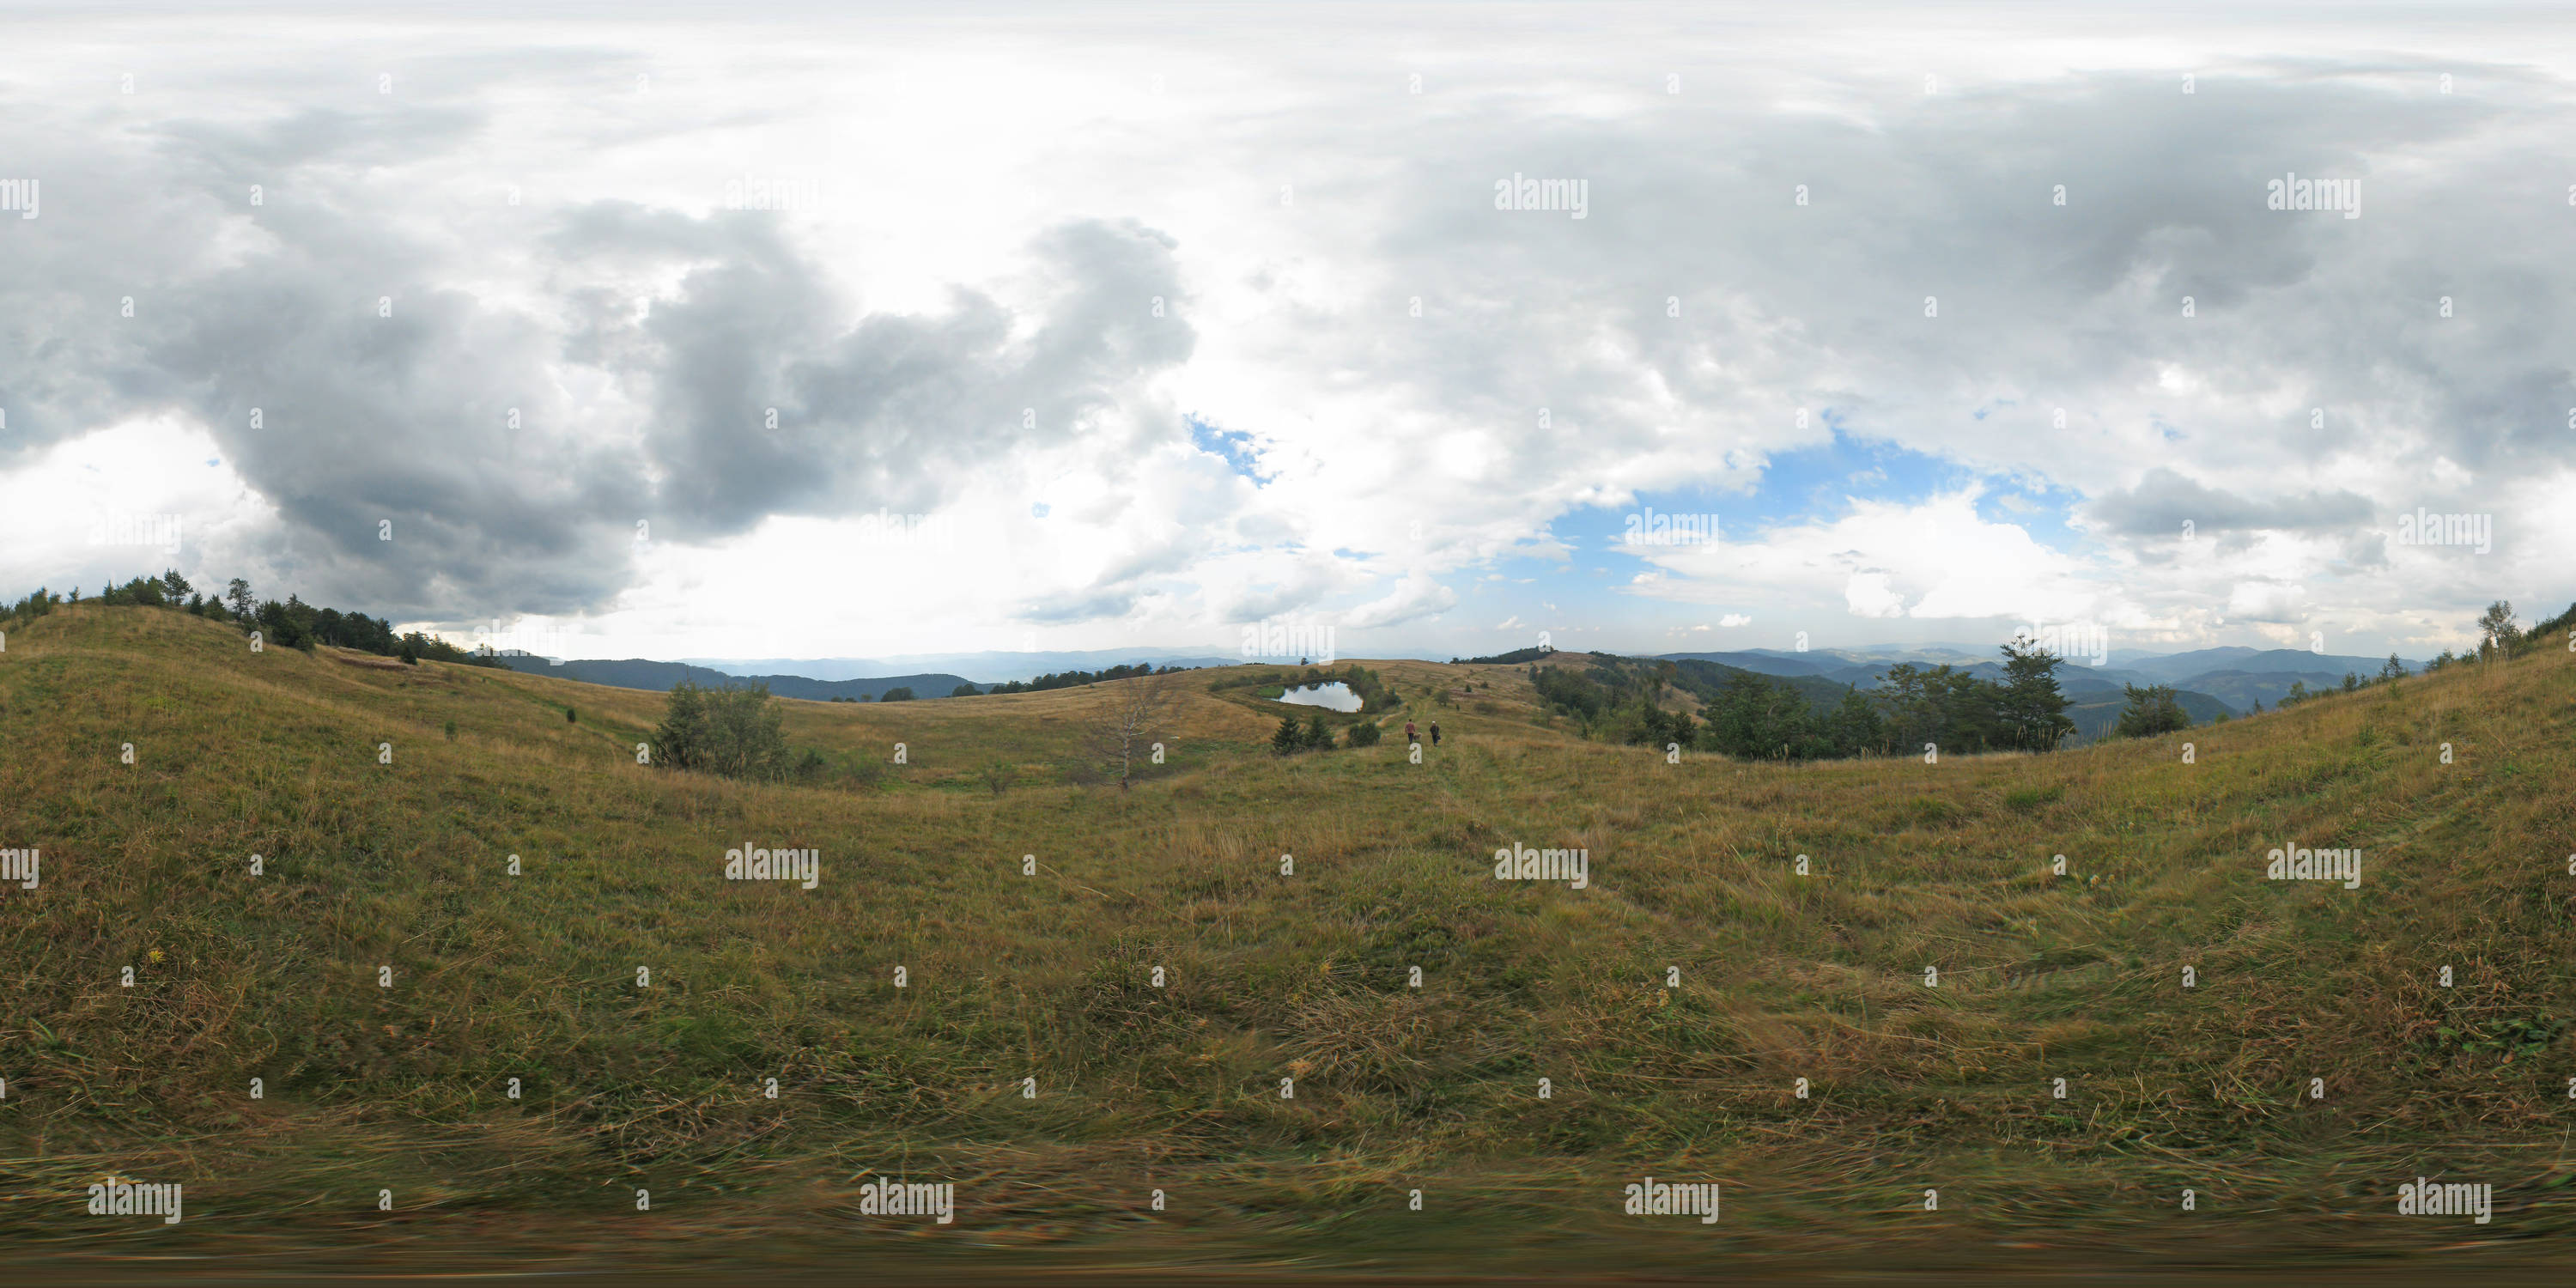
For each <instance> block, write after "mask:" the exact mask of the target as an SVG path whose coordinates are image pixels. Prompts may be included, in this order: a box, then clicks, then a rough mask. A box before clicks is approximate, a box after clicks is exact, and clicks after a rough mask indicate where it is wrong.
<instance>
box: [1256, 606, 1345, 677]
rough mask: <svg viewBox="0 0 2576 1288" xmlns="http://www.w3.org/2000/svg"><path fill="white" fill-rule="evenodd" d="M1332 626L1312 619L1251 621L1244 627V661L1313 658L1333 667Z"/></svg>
mask: <svg viewBox="0 0 2576 1288" xmlns="http://www.w3.org/2000/svg"><path fill="white" fill-rule="evenodd" d="M1334 656H1335V655H1334V653H1333V627H1332V624H1331V623H1329V622H1318V621H1316V620H1314V619H1313V618H1308V619H1306V620H1304V621H1281V620H1279V619H1278V618H1275V617H1274V618H1272V619H1270V620H1269V621H1266V622H1252V623H1249V624H1247V625H1246V626H1245V627H1244V628H1243V658H1244V660H1245V661H1247V662H1249V661H1254V660H1256V659H1260V658H1287V657H1294V658H1312V659H1314V660H1315V661H1317V662H1319V663H1321V664H1322V665H1325V666H1331V665H1332V664H1333V658H1334Z"/></svg>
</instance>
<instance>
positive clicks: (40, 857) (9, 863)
mask: <svg viewBox="0 0 2576 1288" xmlns="http://www.w3.org/2000/svg"><path fill="white" fill-rule="evenodd" d="M44 857H45V855H44V852H43V851H42V850H0V884H6V883H7V882H11V881H15V882H17V883H18V888H19V889H21V890H33V889H35V888H36V867H37V865H38V864H40V863H42V862H43V861H44Z"/></svg>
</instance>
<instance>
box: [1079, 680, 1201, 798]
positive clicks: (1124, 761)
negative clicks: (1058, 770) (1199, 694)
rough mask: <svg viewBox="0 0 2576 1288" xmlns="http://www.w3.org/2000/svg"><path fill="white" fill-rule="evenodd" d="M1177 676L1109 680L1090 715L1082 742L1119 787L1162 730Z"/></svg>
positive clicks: (1134, 770) (1124, 782) (1124, 784)
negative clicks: (1106, 691)
mask: <svg viewBox="0 0 2576 1288" xmlns="http://www.w3.org/2000/svg"><path fill="white" fill-rule="evenodd" d="M1179 680H1180V675H1179V673H1177V672H1172V671H1165V672H1162V673H1161V674H1158V675H1146V676H1139V677H1137V678H1135V679H1132V680H1118V681H1113V682H1112V684H1113V687H1111V688H1110V690H1109V693H1108V694H1107V696H1106V698H1105V700H1104V701H1103V703H1102V704H1101V706H1099V707H1098V708H1097V709H1095V710H1094V712H1093V713H1092V716H1091V722H1090V724H1089V725H1088V726H1087V728H1086V730H1085V737H1084V741H1085V743H1086V744H1087V745H1088V747H1089V748H1090V751H1091V754H1092V758H1093V759H1094V760H1095V761H1097V762H1098V763H1099V765H1100V767H1101V768H1102V769H1103V770H1105V771H1107V772H1109V773H1111V774H1115V775H1116V776H1117V778H1118V786H1119V788H1120V789H1121V790H1124V789H1125V788H1126V787H1127V783H1128V780H1129V779H1130V778H1132V777H1133V776H1134V775H1135V772H1136V759H1137V757H1139V756H1143V755H1146V754H1147V748H1148V747H1149V745H1150V744H1152V743H1153V742H1155V741H1156V740H1157V738H1158V736H1159V735H1160V734H1161V733H1162V731H1163V716H1164V713H1165V710H1166V709H1167V708H1168V707H1170V705H1171V701H1172V695H1173V693H1174V691H1175V689H1176V688H1177V687H1178V681H1179Z"/></svg>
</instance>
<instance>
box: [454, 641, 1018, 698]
mask: <svg viewBox="0 0 2576 1288" xmlns="http://www.w3.org/2000/svg"><path fill="white" fill-rule="evenodd" d="M496 656H498V657H499V658H500V659H501V662H502V664H503V665H505V666H507V667H509V668H510V669H511V670H513V671H526V672H529V673H531V674H535V675H553V676H560V677H562V678H564V679H567V680H579V681H581V682H582V683H584V684H605V685H607V686H609V687H610V688H615V689H651V690H653V691H654V692H657V693H667V692H669V691H670V689H671V686H673V685H676V684H678V683H680V682H681V681H683V680H686V681H689V682H691V683H693V684H698V685H702V686H705V687H709V688H733V687H737V686H739V685H742V684H744V683H759V684H766V685H768V686H769V691H770V692H771V693H774V694H777V695H778V696H779V697H782V698H804V699H807V700H809V701H813V702H829V701H831V700H832V699H834V698H845V699H847V700H849V701H852V702H856V701H858V700H859V699H860V698H863V697H864V698H867V699H869V700H871V701H876V700H881V699H883V698H884V696H885V692H886V690H888V689H910V690H912V695H913V696H914V697H916V698H944V697H947V696H948V695H949V694H951V693H954V692H956V691H957V686H958V685H961V684H966V683H968V682H969V681H968V680H967V679H966V677H964V676H962V675H949V674H946V673H945V672H925V673H923V674H920V675H886V676H877V677H874V678H870V679H847V680H817V679H812V678H810V677H807V676H802V675H729V674H727V673H725V672H723V671H718V670H714V669H712V668H709V667H703V666H691V665H689V664H688V663H685V662H650V661H646V660H644V659H643V658H624V659H621V660H618V661H602V660H598V659H585V660H578V661H571V662H561V663H556V662H549V661H547V660H546V659H544V658H542V657H539V656H537V655H536V654H533V653H524V652H520V651H518V650H516V649H512V650H506V651H503V652H501V653H499V654H496Z"/></svg>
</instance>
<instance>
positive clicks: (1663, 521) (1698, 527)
mask: <svg viewBox="0 0 2576 1288" xmlns="http://www.w3.org/2000/svg"><path fill="white" fill-rule="evenodd" d="M1619 539H1620V541H1621V543H1623V544H1626V545H1631V546H1704V545H1708V544H1710V543H1712V542H1715V541H1716V540H1718V526H1717V516H1716V515H1714V514H1657V513H1655V507H1653V506H1651V505H1650V506H1647V507H1646V508H1645V510H1644V512H1643V513H1639V514H1631V515H1629V516H1628V531H1627V532H1626V534H1624V535H1623V536H1621V537H1620V538H1619Z"/></svg>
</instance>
